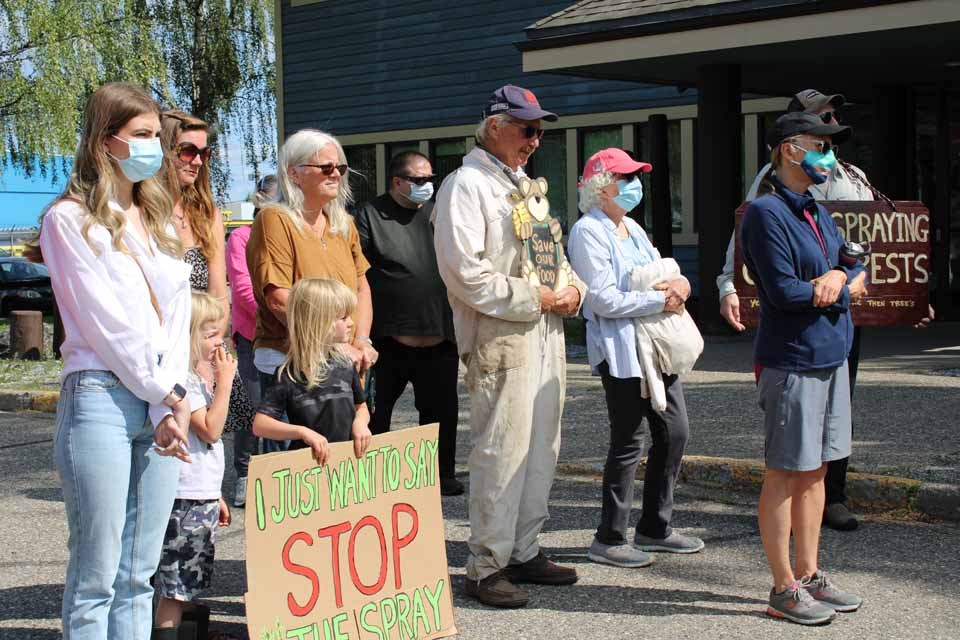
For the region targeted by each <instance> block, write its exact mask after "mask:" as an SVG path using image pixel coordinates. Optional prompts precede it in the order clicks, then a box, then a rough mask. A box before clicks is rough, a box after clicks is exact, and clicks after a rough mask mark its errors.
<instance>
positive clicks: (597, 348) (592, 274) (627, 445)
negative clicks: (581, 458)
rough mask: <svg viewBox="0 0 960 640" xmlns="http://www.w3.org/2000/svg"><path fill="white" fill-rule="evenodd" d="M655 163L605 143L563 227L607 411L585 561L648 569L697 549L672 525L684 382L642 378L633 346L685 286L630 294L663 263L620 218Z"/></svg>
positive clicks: (676, 302) (680, 281)
mask: <svg viewBox="0 0 960 640" xmlns="http://www.w3.org/2000/svg"><path fill="white" fill-rule="evenodd" d="M652 169H653V167H652V166H651V165H649V164H647V163H645V162H637V161H635V160H633V159H632V158H631V157H630V156H629V155H627V153H626V152H625V151H623V150H621V149H604V150H603V151H599V152H597V153H595V154H594V155H593V156H591V157H590V159H589V160H587V163H586V167H585V169H584V172H583V180H582V181H581V184H580V202H579V207H580V211H582V212H583V213H584V216H583V217H582V218H581V219H580V220H579V221H578V222H577V223H576V224H575V225H574V226H573V229H572V230H571V231H570V240H569V243H568V246H567V248H568V251H569V253H570V263H571V265H572V266H573V269H574V271H576V273H577V275H578V276H580V278H581V279H582V280H583V281H584V282H585V283H586V284H587V287H588V291H587V295H586V299H585V300H584V304H583V316H584V318H586V321H587V353H588V357H589V360H590V367H591V369H592V371H593V373H594V374H595V375H599V376H600V378H601V380H602V382H603V390H604V393H605V395H606V400H607V411H608V413H609V416H610V449H609V453H608V454H607V462H606V464H605V465H604V469H603V507H602V511H601V516H600V526H599V527H598V528H597V533H596V536H595V538H594V541H593V544H591V546H590V551H589V553H588V554H587V555H588V557H589V558H590V559H591V560H593V561H594V562H601V563H604V564H611V565H615V566H619V567H645V566H647V565H649V564H650V563H651V562H652V561H653V560H652V558H651V557H650V555H649V552H651V551H664V552H670V553H696V552H697V551H700V550H701V549H703V546H704V545H703V541H702V540H700V539H699V538H694V537H691V536H684V535H681V534H680V533H678V532H677V531H675V530H673V529H671V527H670V522H671V519H672V516H673V489H674V486H675V484H676V479H677V476H678V474H679V471H680V461H681V459H682V458H683V451H684V448H685V446H686V443H687V436H688V434H689V425H688V423H687V410H686V404H685V402H684V399H683V388H682V386H681V384H680V380H679V378H678V377H677V376H676V375H665V374H661V375H660V377H661V380H649V379H647V378H649V376H648V375H645V374H644V368H643V366H642V365H641V359H642V358H643V357H644V354H642V353H639V352H638V349H637V333H636V331H635V325H634V318H638V317H643V316H651V315H654V314H661V313H664V312H667V313H682V312H683V310H684V303H685V302H686V300H687V297H688V296H689V295H690V283H689V282H687V279H686V278H684V277H682V276H680V277H678V278H674V279H672V280H669V281H667V282H664V283H662V284H659V285H657V286H656V287H655V288H654V289H652V290H648V291H631V286H630V275H631V272H632V271H633V269H634V268H636V267H644V266H646V265H651V264H653V263H655V262H656V261H659V260H661V258H660V253H659V252H658V251H657V249H656V248H655V247H654V246H653V245H652V244H651V243H650V240H649V239H648V238H647V234H646V233H645V232H644V230H643V229H642V228H640V225H638V224H637V223H636V222H635V221H634V220H633V219H631V218H630V217H628V216H627V213H629V212H630V211H631V210H633V209H634V208H635V207H637V206H638V205H639V204H640V201H641V200H642V198H643V186H642V184H641V182H640V179H639V177H637V176H638V174H639V173H640V172H649V171H651V170H652ZM661 382H662V385H663V391H664V392H665V396H666V408H665V409H664V410H663V411H657V410H656V409H655V407H654V406H653V405H652V403H651V397H650V396H651V394H650V388H651V385H655V384H660V383H661ZM644 417H646V418H647V422H648V423H649V425H650V434H651V437H652V439H653V446H652V447H651V448H650V451H649V453H648V458H647V467H646V472H645V475H644V484H643V509H642V512H641V516H640V520H639V522H638V523H637V527H636V534H635V535H634V537H633V540H632V541H630V540H629V539H628V538H627V521H628V519H629V517H630V508H631V505H632V504H633V484H634V476H635V474H636V470H637V465H638V464H639V463H640V458H641V456H642V455H643V432H642V431H641V429H640V426H641V423H642V422H643V419H644Z"/></svg>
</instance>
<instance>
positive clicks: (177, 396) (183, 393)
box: [163, 383, 187, 407]
mask: <svg viewBox="0 0 960 640" xmlns="http://www.w3.org/2000/svg"><path fill="white" fill-rule="evenodd" d="M186 397H187V390H186V389H184V388H183V386H182V385H181V384H180V383H177V384H174V385H173V389H171V390H170V393H168V394H167V397H165V398H164V399H163V402H164V404H166V405H167V406H168V407H172V406H173V405H175V404H177V403H178V402H180V401H181V400H183V399H184V398H186Z"/></svg>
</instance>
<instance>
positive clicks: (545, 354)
mask: <svg viewBox="0 0 960 640" xmlns="http://www.w3.org/2000/svg"><path fill="white" fill-rule="evenodd" d="M556 119H557V116H556V115H555V114H553V113H550V112H549V111H545V110H543V109H542V108H541V107H540V104H539V103H538V102H537V98H536V96H534V95H533V93H532V92H531V91H529V90H527V89H523V88H520V87H516V86H512V85H507V86H505V87H502V88H500V89H498V90H497V91H496V92H494V94H493V95H492V96H491V98H490V101H489V103H488V105H487V108H486V110H485V112H484V118H483V121H482V122H481V124H480V126H479V128H478V129H477V135H476V138H477V146H476V148H474V149H473V150H472V151H471V152H470V153H468V154H467V155H466V156H464V159H463V166H461V167H460V168H459V169H458V170H457V171H455V172H454V173H453V174H451V175H450V176H449V177H448V178H447V179H446V180H444V182H443V185H442V186H441V187H440V190H439V192H438V194H437V203H436V206H435V208H434V224H435V233H434V242H435V244H436V250H437V262H438V265H439V268H440V276H441V277H442V278H443V281H444V283H445V284H446V286H447V293H448V296H449V298H450V305H451V307H452V308H453V321H454V327H455V329H456V335H457V345H458V348H459V351H460V357H461V359H462V360H463V362H464V363H465V365H466V367H467V374H466V382H467V387H468V389H469V391H470V429H471V440H472V444H473V448H472V451H471V453H470V459H469V467H470V540H469V546H470V559H469V560H468V562H467V581H466V593H467V595H469V596H471V597H473V598H476V599H477V600H479V601H480V602H482V603H484V604H487V605H491V606H497V607H522V606H524V605H526V604H527V601H528V596H527V593H526V591H524V590H523V589H521V588H520V587H518V586H517V584H518V583H524V582H526V583H536V584H550V585H561V584H573V583H574V582H576V581H577V573H576V570H574V569H573V568H570V567H562V566H560V565H557V564H555V563H553V562H551V561H550V560H548V559H547V557H546V556H545V555H544V554H543V552H542V551H541V550H540V547H539V545H538V543H537V536H538V535H539V533H540V530H541V528H542V527H543V524H544V522H546V520H547V517H548V509H547V500H548V497H549V494H550V486H551V484H552V483H553V475H554V469H555V467H556V463H557V455H558V453H559V451H560V416H561V414H562V412H563V401H564V393H565V387H566V360H565V352H564V339H563V321H562V317H563V316H572V315H575V314H576V313H577V311H578V309H579V308H580V303H581V301H582V300H583V296H584V294H585V293H586V287H585V286H584V284H583V283H582V282H580V281H579V280H578V279H576V276H575V275H574V276H573V281H572V284H571V285H570V286H566V287H564V288H561V289H560V290H558V291H554V290H553V289H550V288H547V287H545V286H539V285H534V284H531V283H530V282H529V281H528V280H527V279H525V278H522V277H521V275H520V264H521V253H522V242H521V240H520V239H519V238H518V236H517V234H516V232H515V228H514V222H513V217H514V216H513V210H514V207H515V206H516V204H517V201H516V200H514V199H512V198H511V194H512V193H514V192H516V191H517V189H518V185H519V181H520V179H521V178H523V177H524V175H525V174H524V172H523V167H524V165H525V164H526V163H527V160H528V159H529V158H530V156H531V155H532V154H533V152H534V151H536V149H537V148H538V147H539V146H540V137H541V136H542V135H543V132H542V130H541V129H540V121H541V120H547V121H550V122H553V121H555V120H556ZM554 188H559V189H562V188H565V185H554Z"/></svg>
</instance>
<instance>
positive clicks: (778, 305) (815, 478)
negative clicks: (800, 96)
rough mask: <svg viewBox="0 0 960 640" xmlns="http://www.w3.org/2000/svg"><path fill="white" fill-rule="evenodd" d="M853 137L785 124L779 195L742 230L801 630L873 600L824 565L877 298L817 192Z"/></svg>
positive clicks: (786, 587) (771, 551)
mask: <svg viewBox="0 0 960 640" xmlns="http://www.w3.org/2000/svg"><path fill="white" fill-rule="evenodd" d="M848 137H850V128H849V127H843V126H840V125H837V124H824V123H823V121H822V120H821V119H820V118H818V117H817V116H815V115H813V114H810V113H803V112H800V113H788V114H786V115H783V116H781V117H780V118H778V119H777V122H776V125H775V126H774V128H773V131H771V135H770V136H769V139H768V142H769V144H770V147H771V149H772V153H771V164H772V166H773V174H772V175H771V176H770V178H769V179H770V183H771V185H772V186H773V188H774V192H773V193H771V194H767V195H764V196H761V197H759V198H757V199H756V200H754V201H753V202H752V203H751V204H750V206H749V207H748V208H747V211H746V214H745V215H744V218H743V223H742V224H741V227H740V247H741V251H742V252H743V259H744V263H745V264H746V266H747V269H748V270H749V271H750V275H751V277H752V278H753V280H754V281H755V282H756V283H757V294H758V296H759V298H760V325H759V328H758V329H757V338H756V341H755V344H754V361H755V369H756V371H757V385H758V393H759V404H760V407H761V409H763V412H764V430H765V443H764V459H765V463H766V473H765V474H764V478H763V488H762V489H761V492H760V504H759V507H758V520H759V524H760V539H761V541H762V542H763V548H764V551H765V552H766V555H767V562H768V563H769V565H770V571H771V573H772V574H773V588H772V589H771V590H770V596H769V601H768V606H767V613H768V614H769V615H771V616H774V617H778V618H785V619H787V620H790V621H792V622H796V623H799V624H826V623H828V622H830V621H831V620H832V619H833V618H834V617H835V616H836V612H838V611H841V612H847V611H856V610H857V609H858V608H859V607H860V604H861V599H860V598H859V597H858V596H856V595H853V594H851V593H847V592H844V591H841V590H840V589H839V588H838V587H837V586H836V585H835V584H834V583H833V582H832V581H831V580H830V578H829V577H828V576H827V574H825V573H824V572H823V571H822V570H821V569H820V567H819V564H818V560H819V558H818V550H819V541H820V520H821V516H822V513H823V505H824V491H825V489H824V477H825V475H826V472H827V463H828V462H830V461H831V460H839V459H842V458H845V457H847V456H848V455H849V454H850V441H851V428H850V386H849V377H848V373H847V355H848V354H849V353H850V348H851V346H852V344H853V323H852V322H851V320H850V304H851V303H853V302H856V301H858V300H859V299H860V298H861V297H863V296H864V295H866V289H865V287H864V278H865V275H866V273H865V271H864V268H863V265H860V264H857V265H856V266H854V267H851V268H848V267H845V266H843V263H842V261H841V260H840V250H841V248H842V246H843V237H842V236H841V235H840V231H839V229H837V226H836V224H834V222H833V219H832V218H831V217H830V214H829V212H828V211H827V210H826V209H825V208H824V207H823V205H820V204H817V202H816V201H815V200H814V197H813V195H811V193H810V188H811V187H812V186H813V185H815V184H823V183H824V182H825V181H826V180H827V177H828V176H829V175H830V173H831V172H832V171H833V169H834V165H835V164H836V158H835V157H834V155H833V152H832V148H831V147H832V145H833V143H835V142H842V141H843V140H845V139H846V138H848ZM791 533H792V534H793V541H794V561H793V563H791V562H790V538H791Z"/></svg>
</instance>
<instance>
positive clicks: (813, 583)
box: [803, 569, 863, 613]
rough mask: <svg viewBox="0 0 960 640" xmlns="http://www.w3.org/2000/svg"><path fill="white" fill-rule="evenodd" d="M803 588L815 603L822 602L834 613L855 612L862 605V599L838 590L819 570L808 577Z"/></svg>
mask: <svg viewBox="0 0 960 640" xmlns="http://www.w3.org/2000/svg"><path fill="white" fill-rule="evenodd" d="M803 588H804V589H805V590H806V591H807V593H809V594H810V595H811V596H812V597H813V599H814V600H816V601H817V602H822V603H823V604H825V605H827V606H828V607H830V608H831V609H833V610H834V611H839V612H841V613H850V612H851V611H856V610H857V609H859V608H860V605H862V604H863V598H861V597H860V596H857V595H854V594H852V593H848V592H846V591H841V590H840V588H839V587H838V586H837V585H835V584H834V583H833V580H831V579H830V578H828V577H827V574H825V573H824V572H823V571H820V570H819V569H818V570H817V572H816V573H815V574H813V576H811V577H810V580H809V582H806V583H804V585H803Z"/></svg>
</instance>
